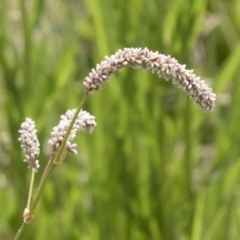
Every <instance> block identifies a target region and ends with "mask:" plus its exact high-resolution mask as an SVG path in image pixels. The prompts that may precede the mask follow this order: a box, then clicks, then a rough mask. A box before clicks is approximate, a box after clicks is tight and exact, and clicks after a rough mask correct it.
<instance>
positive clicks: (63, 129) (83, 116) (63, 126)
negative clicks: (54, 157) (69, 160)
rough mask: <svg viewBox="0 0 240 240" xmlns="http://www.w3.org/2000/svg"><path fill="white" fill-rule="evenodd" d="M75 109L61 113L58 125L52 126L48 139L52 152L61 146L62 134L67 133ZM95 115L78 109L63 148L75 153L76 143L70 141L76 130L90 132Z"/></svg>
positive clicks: (94, 124) (93, 125)
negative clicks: (76, 116)
mask: <svg viewBox="0 0 240 240" xmlns="http://www.w3.org/2000/svg"><path fill="white" fill-rule="evenodd" d="M75 112H76V109H73V110H68V111H67V112H66V113H65V115H61V117H60V118H61V120H60V122H59V124H58V126H56V127H54V128H53V130H52V132H51V136H52V138H51V139H50V140H49V141H48V144H49V145H50V147H51V149H52V152H53V153H56V152H57V151H58V149H59V147H60V146H61V143H62V141H63V138H64V136H65V135H66V133H67V130H68V127H69V125H70V123H71V121H72V119H73V116H74V114H75ZM96 125H97V124H96V122H95V117H94V116H92V115H90V114H89V113H88V112H86V111H80V113H79V115H78V118H77V120H76V121H75V123H74V125H73V128H72V130H71V132H70V135H69V137H68V139H67V143H66V148H65V150H66V151H67V152H69V153H72V154H77V150H76V147H77V144H76V143H71V141H72V140H73V139H74V138H75V137H76V133H77V132H78V131H84V132H87V133H92V131H93V130H94V127H95V126H96Z"/></svg>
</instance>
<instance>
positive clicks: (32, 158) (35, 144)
mask: <svg viewBox="0 0 240 240" xmlns="http://www.w3.org/2000/svg"><path fill="white" fill-rule="evenodd" d="M19 133H20V138H19V139H18V140H19V141H20V142H21V148H22V149H23V152H24V154H25V157H26V159H24V160H23V161H24V162H27V163H28V164H29V166H28V168H29V169H30V170H33V171H35V172H37V170H38V168H39V167H40V165H39V161H38V160H37V158H38V156H39V153H40V149H39V147H40V144H39V141H38V138H37V134H36V133H37V130H36V129H35V123H34V121H33V120H31V119H30V118H26V120H25V122H23V123H22V124H21V129H20V130H19Z"/></svg>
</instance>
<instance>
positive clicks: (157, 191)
mask: <svg viewBox="0 0 240 240" xmlns="http://www.w3.org/2000/svg"><path fill="white" fill-rule="evenodd" d="M239 12H240V1H239V0H208V1H207V0H168V1H166V0H142V1H139V0H104V1H101V0H89V1H87V0H85V1H83V0H69V1H63V0H62V1H60V0H51V1H46V0H31V1H30V0H28V1H27V0H25V1H24V0H1V1H0V239H3V240H8V239H12V238H13V236H14V235H15V233H16V232H17V230H18V228H19V227H20V225H21V222H22V213H23V209H24V208H25V206H26V201H27V193H28V187H29V181H30V171H29V170H28V169H27V164H25V163H23V162H22V160H23V159H24V156H23V154H22V151H21V149H20V143H19V142H18V137H19V134H18V130H19V128H20V125H21V122H23V121H24V119H25V118H26V117H30V118H32V119H34V120H35V122H36V127H37V129H38V137H39V140H40V142H41V155H40V157H39V160H40V165H41V168H40V170H39V172H38V173H37V176H36V182H35V185H36V186H37V183H38V182H39V179H40V176H41V174H42V172H43V169H44V166H45V164H46V163H47V160H48V156H49V153H50V149H49V147H48V145H47V141H48V139H49V138H50V137H51V136H50V132H51V130H52V128H53V126H55V125H57V124H58V122H59V117H60V115H61V114H64V113H65V112H66V110H67V109H72V108H76V107H77V106H78V104H79V102H80V99H81V97H82V95H83V87H82V82H83V80H84V78H85V77H86V76H87V75H88V72H89V71H90V70H91V68H93V67H95V65H96V63H98V62H100V61H101V60H103V59H104V56H106V55H111V54H113V53H115V52H116V51H117V50H118V49H119V48H124V47H143V48H144V47H148V48H149V49H151V50H154V51H159V52H160V53H163V54H167V55H168V54H170V55H171V56H173V57H175V58H177V59H178V60H179V62H180V63H185V64H187V68H190V69H192V68H193V69H195V72H196V74H197V75H200V76H202V77H203V78H204V79H205V80H206V81H207V82H208V83H209V84H210V85H211V86H212V87H213V89H214V91H215V92H216V93H217V106H216V108H215V110H214V111H213V112H209V113H204V112H202V111H201V110H200V109H199V108H198V106H196V105H194V104H193V103H192V102H191V101H190V100H189V99H188V97H187V96H186V95H185V94H184V93H183V92H182V91H181V90H180V89H179V88H177V87H176V86H174V85H172V84H171V82H166V81H165V80H163V79H158V77H157V76H156V75H152V74H151V72H150V71H144V72H143V71H140V70H138V71H137V70H133V69H124V70H123V71H122V72H121V73H117V74H115V75H114V76H113V78H112V80H111V81H110V82H108V83H107V84H105V85H104V86H103V89H102V90H101V91H99V92H96V93H95V94H94V95H93V96H90V97H89V99H88V100H87V103H86V104H85V107H84V109H85V110H87V111H89V112H90V113H91V114H93V115H95V116H96V121H97V124H98V125H97V127H96V129H95V131H94V132H93V134H91V135H87V134H84V133H81V134H79V135H78V137H77V140H76V141H77V143H78V148H77V149H78V152H79V154H78V155H77V156H69V158H68V160H67V162H65V163H64V164H63V165H61V166H59V167H57V168H56V169H55V170H54V172H53V174H52V175H51V178H50V179H49V182H48V183H47V185H46V188H45V189H44V192H43V196H42V198H41V200H40V202H39V205H38V207H37V209H36V212H35V218H34V220H33V221H32V223H31V224H30V225H29V226H28V227H27V228H26V229H25V231H24V233H23V235H22V238H21V239H27V240H28V239H34V240H42V239H62V240H66V239H71V240H75V239H80V240H98V239H99V240H125V239H133V240H145V239H156V240H161V239H163V240H190V239H192V240H201V239H204V240H211V239H218V240H221V239H223V240H226V239H239V236H240V227H239V226H240V146H239V144H240V130H239V126H240V108H239V103H240V40H239V39H240V14H239Z"/></svg>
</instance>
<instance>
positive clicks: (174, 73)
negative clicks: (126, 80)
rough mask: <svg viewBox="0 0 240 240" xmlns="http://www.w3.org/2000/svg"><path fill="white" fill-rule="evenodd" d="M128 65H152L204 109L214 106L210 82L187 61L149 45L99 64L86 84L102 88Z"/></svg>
mask: <svg viewBox="0 0 240 240" xmlns="http://www.w3.org/2000/svg"><path fill="white" fill-rule="evenodd" d="M124 67H133V68H137V69H139V68H140V69H152V72H153V73H154V72H155V73H156V74H157V75H158V76H159V77H160V78H165V79H166V80H167V81H168V80H170V79H171V80H172V83H173V84H177V85H178V86H179V87H180V88H182V90H183V91H184V92H185V93H186V94H187V95H189V97H190V98H191V99H193V101H194V102H195V103H196V104H198V105H199V106H200V108H201V109H202V110H204V111H209V110H213V108H214V107H215V102H216V94H214V93H213V91H212V89H211V88H210V87H208V86H207V84H206V83H205V82H204V81H203V80H201V78H200V77H197V76H196V75H195V74H194V72H193V70H187V69H186V65H181V64H179V63H178V61H177V60H176V59H175V58H171V57H170V56H165V55H163V54H159V53H158V52H152V51H150V50H148V49H147V48H145V49H141V48H124V49H123V50H119V51H117V52H116V53H115V54H113V55H111V56H110V57H105V60H104V61H102V62H101V63H100V64H97V66H96V69H92V71H91V72H90V73H89V75H88V76H87V77H86V78H85V81H84V82H83V85H84V87H85V89H86V91H87V92H88V93H90V94H91V93H93V92H94V91H96V90H99V89H101V86H102V84H103V83H104V82H106V81H107V80H108V79H109V78H110V77H111V75H112V74H113V73H114V72H116V71H120V70H121V69H122V68H124Z"/></svg>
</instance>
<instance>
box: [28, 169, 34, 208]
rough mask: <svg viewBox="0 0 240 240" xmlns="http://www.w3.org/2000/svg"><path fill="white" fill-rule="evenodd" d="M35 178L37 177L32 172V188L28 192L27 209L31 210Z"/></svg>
mask: <svg viewBox="0 0 240 240" xmlns="http://www.w3.org/2000/svg"><path fill="white" fill-rule="evenodd" d="M34 176H35V171H34V170H32V176H31V182H30V187H29V192H28V201H27V209H29V208H30V204H31V197H32V190H33V182H34Z"/></svg>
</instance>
